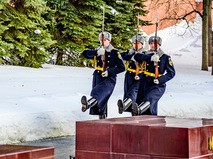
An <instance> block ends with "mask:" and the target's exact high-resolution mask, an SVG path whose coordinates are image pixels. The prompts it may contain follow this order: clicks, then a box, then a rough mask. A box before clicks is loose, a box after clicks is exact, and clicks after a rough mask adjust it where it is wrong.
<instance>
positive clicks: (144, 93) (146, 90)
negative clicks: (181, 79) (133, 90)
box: [134, 49, 175, 115]
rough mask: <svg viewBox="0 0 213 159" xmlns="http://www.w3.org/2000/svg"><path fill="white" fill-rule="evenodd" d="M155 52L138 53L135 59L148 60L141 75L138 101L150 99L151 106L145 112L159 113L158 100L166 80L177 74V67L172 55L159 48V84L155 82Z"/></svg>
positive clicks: (138, 102) (147, 113)
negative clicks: (175, 67) (153, 59)
mask: <svg viewBox="0 0 213 159" xmlns="http://www.w3.org/2000/svg"><path fill="white" fill-rule="evenodd" d="M153 54H154V53H148V54H147V55H141V54H136V55H135V56H134V58H135V60H136V61H138V62H142V61H146V69H145V71H144V72H143V74H142V75H141V76H140V84H139V90H138V95H137V99H136V103H137V104H138V105H139V104H140V103H142V102H145V101H149V102H150V108H149V109H148V110H147V111H145V112H144V113H143V114H146V115H157V109H158V101H159V99H160V98H161V97H162V95H163V94H164V92H165V89H166V82H167V81H169V80H171V79H172V78H173V77H174V76H175V69H174V65H173V63H172V60H171V58H170V56H168V55H166V54H164V53H163V51H162V50H161V49H159V50H158V54H159V56H160V62H158V65H159V75H160V77H158V80H159V84H155V83H154V82H153V80H154V78H155V66H154V62H153V61H151V56H152V55H153Z"/></svg>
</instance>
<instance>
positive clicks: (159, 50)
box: [147, 48, 164, 57]
mask: <svg viewBox="0 0 213 159" xmlns="http://www.w3.org/2000/svg"><path fill="white" fill-rule="evenodd" d="M153 52H154V51H153V50H149V51H148V52H147V54H151V53H153ZM157 52H158V55H159V56H160V57H161V56H162V55H163V54H164V52H163V50H161V48H159V49H158V51H157Z"/></svg>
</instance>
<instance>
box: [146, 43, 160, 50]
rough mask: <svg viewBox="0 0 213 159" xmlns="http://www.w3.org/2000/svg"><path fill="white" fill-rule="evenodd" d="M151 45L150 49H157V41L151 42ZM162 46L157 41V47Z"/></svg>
mask: <svg viewBox="0 0 213 159" xmlns="http://www.w3.org/2000/svg"><path fill="white" fill-rule="evenodd" d="M149 46H150V50H155V43H154V42H151V43H150V44H149ZM159 47H160V45H159V44H158V43H157V49H158V48H159Z"/></svg>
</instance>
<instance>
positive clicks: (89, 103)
mask: <svg viewBox="0 0 213 159" xmlns="http://www.w3.org/2000/svg"><path fill="white" fill-rule="evenodd" d="M81 104H82V108H81V110H82V112H85V111H86V110H87V109H89V108H91V107H93V106H95V105H96V104H98V101H97V100H96V99H95V98H93V97H92V98H90V99H89V100H88V101H87V97H86V96H83V97H82V98H81Z"/></svg>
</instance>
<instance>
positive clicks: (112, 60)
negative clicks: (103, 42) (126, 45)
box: [83, 47, 125, 115]
mask: <svg viewBox="0 0 213 159" xmlns="http://www.w3.org/2000/svg"><path fill="white" fill-rule="evenodd" d="M83 56H84V57H85V58H88V59H93V58H94V57H96V67H95V69H96V70H95V71H94V73H93V82H92V91H91V94H90V95H91V96H92V97H93V98H95V99H97V101H98V105H97V106H94V107H91V108H90V114H91V115H104V114H107V102H108V100H109V98H110V96H111V94H112V92H113V90H114V87H115V84H116V77H117V74H118V73H121V72H123V71H125V66H124V63H123V60H122V57H121V55H120V53H119V52H118V50H116V49H113V48H112V47H111V49H106V51H105V61H106V70H107V71H108V76H107V77H102V76H101V73H102V70H101V69H102V66H103V62H102V59H101V56H97V50H85V51H84V52H83Z"/></svg>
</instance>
